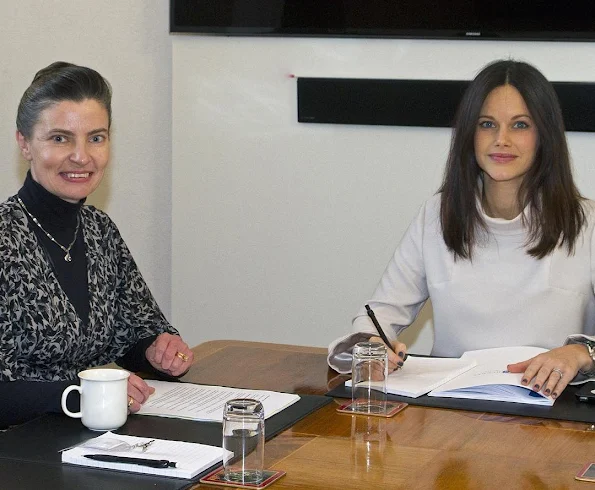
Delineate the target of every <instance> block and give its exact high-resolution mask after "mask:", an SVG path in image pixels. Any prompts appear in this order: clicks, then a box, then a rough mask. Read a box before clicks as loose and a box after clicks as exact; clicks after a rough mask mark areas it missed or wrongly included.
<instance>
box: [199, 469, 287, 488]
mask: <svg viewBox="0 0 595 490" xmlns="http://www.w3.org/2000/svg"><path fill="white" fill-rule="evenodd" d="M224 474H225V471H224V469H223V466H221V467H220V468H217V469H216V470H214V471H211V472H210V473H209V474H208V475H206V476H203V477H202V478H201V479H200V480H199V482H200V483H208V484H210V485H221V486H224V487H233V488H266V487H268V486H269V485H270V484H271V483H274V482H276V481H277V480H278V479H279V478H281V477H282V476H284V475H285V472H284V471H277V470H264V471H263V472H262V474H263V480H262V481H261V482H260V483H258V484H257V483H239V482H231V481H227V480H226V479H225V478H224V477H223V475H224Z"/></svg>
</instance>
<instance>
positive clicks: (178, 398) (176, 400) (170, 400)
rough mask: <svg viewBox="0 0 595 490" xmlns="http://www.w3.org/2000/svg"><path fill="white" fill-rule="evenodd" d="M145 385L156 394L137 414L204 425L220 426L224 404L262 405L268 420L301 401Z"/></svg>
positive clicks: (217, 389) (269, 393)
mask: <svg viewBox="0 0 595 490" xmlns="http://www.w3.org/2000/svg"><path fill="white" fill-rule="evenodd" d="M147 384H148V385H149V386H152V387H154V388H155V393H153V394H152V395H151V396H150V397H149V399H148V400H147V401H146V402H145V403H144V404H143V405H142V407H141V409H140V411H138V412H137V413H138V414H140V415H157V416H160V417H176V418H182V419H191V420H202V421H207V422H221V421H222V420H223V407H224V405H225V402H226V401H228V400H231V399H233V398H253V399H256V400H259V401H260V402H261V403H262V405H263V408H264V416H265V418H269V417H271V416H272V415H274V414H276V413H278V412H280V411H281V410H283V409H284V408H287V407H288V406H290V405H292V404H294V403H295V402H297V401H298V400H299V399H300V397H299V395H293V394H289V393H279V392H276V391H263V390H244V389H240V388H227V387H222V386H209V385H197V384H193V383H175V382H174V383H171V382H167V381H155V380H147Z"/></svg>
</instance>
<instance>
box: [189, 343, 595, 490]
mask: <svg viewBox="0 0 595 490" xmlns="http://www.w3.org/2000/svg"><path fill="white" fill-rule="evenodd" d="M193 350H194V352H195V354H196V359H195V363H194V364H193V366H192V368H191V369H190V371H189V372H188V374H187V375H186V376H185V377H184V380H185V381H191V382H195V383H203V384H215V385H230V386H238V387H244V388H254V389H268V390H277V391H286V392H292V393H298V394H299V393H303V394H319V395H321V394H324V393H325V392H327V391H328V390H330V389H332V388H334V387H335V386H337V385H338V384H340V383H342V382H343V381H344V380H345V379H346V377H344V376H339V375H337V373H336V372H334V371H332V370H331V369H329V368H328V366H327V364H326V349H321V348H314V347H298V346H290V345H279V344H266V343H257V342H241V341H212V342H206V343H204V344H201V345H199V346H197V347H195V348H194V349H193ZM343 401H344V400H335V403H332V404H330V405H327V406H325V407H323V408H322V409H320V410H318V411H317V412H315V413H313V414H311V415H310V416H308V417H306V418H305V419H303V420H301V421H300V422H298V423H297V424H296V425H294V426H293V427H292V428H291V429H289V430H286V431H285V432H283V433H282V434H280V435H278V436H277V437H275V438H274V439H272V440H271V441H269V442H267V443H266V446H265V455H266V456H265V457H266V461H265V465H266V467H267V468H275V469H281V470H284V471H286V472H287V475H286V476H285V477H283V478H282V479H281V480H279V481H278V482H276V483H275V484H274V485H273V487H271V488H273V489H275V490H282V489H317V488H319V489H334V488H337V489H351V488H357V489H362V488H364V489H369V488H370V489H373V488H379V489H381V488H391V489H400V488H403V489H405V488H407V489H411V488H421V489H453V490H454V489H456V490H467V489H490V488H494V489H517V488H518V489H529V488H539V489H552V490H554V489H556V490H562V489H564V490H566V489H573V488H577V489H582V490H588V489H590V488H593V490H595V484H593V483H592V484H589V483H585V482H579V481H576V480H574V475H575V474H576V473H577V471H578V470H580V468H581V467H582V466H583V465H584V464H585V463H586V462H587V461H593V462H595V432H593V431H591V430H589V429H590V427H589V426H587V425H586V424H584V423H577V422H563V421H555V420H545V419H534V418H528V417H510V416H497V415H493V414H485V413H477V412H466V411H460V410H446V409H436V408H425V407H416V406H409V407H407V408H406V409H405V410H404V411H402V412H401V413H399V414H397V415H396V416H395V417H393V418H391V419H383V418H377V417H364V416H353V415H345V414H339V413H337V412H336V411H335V409H336V408H337V406H338V405H339V404H341V403H342V402H343ZM594 409H595V408H594ZM213 488H215V487H213Z"/></svg>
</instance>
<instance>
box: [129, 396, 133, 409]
mask: <svg viewBox="0 0 595 490" xmlns="http://www.w3.org/2000/svg"><path fill="white" fill-rule="evenodd" d="M133 403H134V398H132V397H131V396H129V397H128V407H129V408H130V407H131V406H132V404H133Z"/></svg>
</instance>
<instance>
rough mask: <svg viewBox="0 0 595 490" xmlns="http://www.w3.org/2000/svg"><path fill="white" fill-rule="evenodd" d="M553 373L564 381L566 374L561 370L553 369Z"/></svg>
mask: <svg viewBox="0 0 595 490" xmlns="http://www.w3.org/2000/svg"><path fill="white" fill-rule="evenodd" d="M552 373H556V374H557V375H559V376H560V379H562V378H563V377H564V372H563V371H562V370H561V369H560V368H554V369H552Z"/></svg>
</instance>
